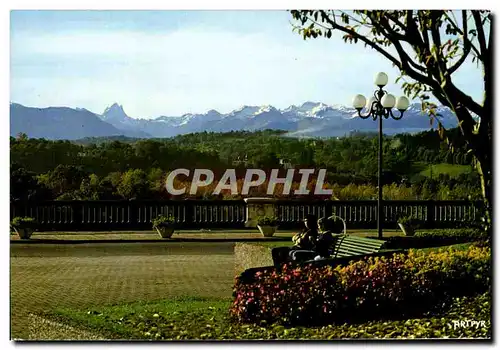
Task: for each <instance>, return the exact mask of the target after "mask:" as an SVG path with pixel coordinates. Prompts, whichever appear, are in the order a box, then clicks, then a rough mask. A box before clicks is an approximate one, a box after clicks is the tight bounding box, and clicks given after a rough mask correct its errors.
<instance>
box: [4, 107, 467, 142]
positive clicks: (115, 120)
mask: <svg viewBox="0 0 500 350" xmlns="http://www.w3.org/2000/svg"><path fill="white" fill-rule="evenodd" d="M356 113H357V112H356V110H354V109H353V108H351V107H345V106H333V105H326V104H324V103H321V102H305V103H303V104H302V105H300V106H295V105H292V106H290V107H288V108H286V109H283V110H280V109H277V108H275V107H273V106H269V105H265V106H242V107H241V108H239V109H236V110H234V111H232V112H230V113H227V114H221V113H219V112H217V111H216V110H210V111H208V112H206V113H202V114H184V115H182V116H160V117H157V118H155V119H140V118H139V119H135V118H131V117H129V116H128V115H127V114H126V112H125V110H124V108H123V106H122V105H119V104H118V103H114V104H112V105H111V106H110V107H108V108H106V110H105V111H104V112H103V113H102V114H100V115H99V114H95V113H92V112H90V111H88V110H86V109H72V108H66V107H50V108H43V109H40V108H29V107H24V106H22V105H19V104H14V103H13V104H11V116H10V120H11V133H10V134H11V135H13V136H14V135H16V134H17V133H19V132H24V133H26V134H28V136H30V137H45V138H50V139H71V140H73V139H77V138H84V137H93V136H116V135H124V136H127V137H137V138H151V137H153V138H155V137H156V138H164V137H172V136H176V135H182V134H188V133H194V132H201V131H212V132H228V131H233V130H234V131H236V130H246V131H255V130H265V129H280V130H285V131H286V132H287V134H286V135H285V136H290V137H335V136H345V135H350V134H353V133H363V134H364V133H372V132H377V130H378V123H377V122H375V121H373V120H372V119H367V120H364V119H361V118H357V117H356ZM396 113H399V112H396ZM438 113H440V114H441V115H442V118H441V122H442V124H443V125H444V126H445V127H446V128H453V127H456V126H457V119H456V117H455V115H454V114H453V113H452V112H451V110H450V109H448V108H446V107H438ZM383 123H384V133H385V134H388V135H394V134H398V133H416V132H420V131H424V130H430V129H431V124H430V121H429V117H428V116H427V115H423V114H422V112H421V108H420V105H419V104H413V105H411V106H410V108H409V109H408V110H407V111H406V112H405V115H404V117H403V119H401V120H393V119H390V118H389V119H384V122H383ZM434 125H436V123H434Z"/></svg>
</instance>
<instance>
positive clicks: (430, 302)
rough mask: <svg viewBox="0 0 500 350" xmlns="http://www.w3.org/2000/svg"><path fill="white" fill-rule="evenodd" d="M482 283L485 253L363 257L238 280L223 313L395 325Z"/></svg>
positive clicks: (253, 319) (252, 318)
mask: <svg viewBox="0 0 500 350" xmlns="http://www.w3.org/2000/svg"><path fill="white" fill-rule="evenodd" d="M489 276H490V249H489V248H487V247H470V248H469V249H468V250H466V251H451V250H450V251H443V252H439V253H430V254H424V253H422V252H420V253H415V252H413V251H410V253H409V254H408V255H404V254H394V255H392V256H390V257H366V258H364V259H363V260H360V261H357V262H354V263H351V264H349V265H347V266H343V267H342V266H337V267H332V266H328V265H327V266H321V267H318V266H314V265H304V266H299V267H292V266H290V265H285V266H284V267H283V268H282V269H281V270H276V269H267V270H263V271H258V272H256V273H255V275H254V276H253V277H254V278H253V279H252V280H251V281H250V282H249V281H248V280H244V279H241V278H237V280H236V284H235V287H234V290H233V296H234V302H233V304H232V307H231V310H230V311H231V315H232V317H233V319H234V320H235V321H237V322H245V323H264V322H265V323H273V322H280V323H284V324H294V325H296V324H306V325H315V324H325V323H336V322H354V321H362V320H367V319H377V318H399V317H405V316H410V315H412V314H414V313H422V312H425V311H429V310H430V309H432V308H433V307H437V306H439V305H442V304H443V302H445V301H446V300H448V299H447V298H449V297H453V296H460V295H469V294H474V293H479V292H483V291H485V290H487V289H488V288H489V286H490V277H489ZM464 283H465V284H467V286H464ZM460 285H462V286H463V287H462V288H457V287H458V286H460Z"/></svg>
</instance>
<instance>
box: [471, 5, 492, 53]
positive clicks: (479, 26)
mask: <svg viewBox="0 0 500 350" xmlns="http://www.w3.org/2000/svg"><path fill="white" fill-rule="evenodd" d="M472 17H474V23H475V24H476V29H477V40H478V41H479V48H480V49H481V55H480V56H479V58H480V59H481V61H482V60H484V56H485V55H486V54H487V51H488V49H487V47H486V37H485V35H484V29H483V23H482V21H481V14H480V13H479V11H477V10H472Z"/></svg>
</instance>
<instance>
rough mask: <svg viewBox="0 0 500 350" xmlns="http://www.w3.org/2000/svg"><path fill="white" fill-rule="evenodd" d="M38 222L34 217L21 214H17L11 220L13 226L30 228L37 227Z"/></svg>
mask: <svg viewBox="0 0 500 350" xmlns="http://www.w3.org/2000/svg"><path fill="white" fill-rule="evenodd" d="M37 225H38V223H37V222H36V220H35V219H34V218H30V217H21V216H16V217H15V218H14V219H12V221H11V222H10V226H11V227H13V228H20V229H23V228H30V229H35V228H36V227H37Z"/></svg>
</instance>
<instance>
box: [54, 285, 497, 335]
mask: <svg viewBox="0 0 500 350" xmlns="http://www.w3.org/2000/svg"><path fill="white" fill-rule="evenodd" d="M230 303H231V302H230V300H229V299H204V298H183V299H171V300H165V301H162V302H155V303H133V304H125V305H116V306H109V307H102V308H92V309H85V310H74V309H63V310H58V311H56V312H55V314H53V315H52V317H55V318H57V319H58V320H59V321H65V322H66V323H69V324H71V325H73V326H78V327H82V328H85V329H88V330H95V331H98V332H100V333H102V334H104V335H107V336H109V337H110V339H111V338H113V339H137V340H181V339H182V340H196V339H202V340H203V339H206V340H209V339H216V340H232V339H242V340H245V339H249V340H250V339H255V340H257V339H263V340H267V339H282V340H285V339H291V340H300V339H310V340H313V339H316V340H322V339H323V340H324V339H353V338H354V339H355V338H400V339H401V338H403V339H406V338H463V337H466V338H484V337H486V338H489V337H491V326H490V310H491V307H490V305H491V297H490V296H489V295H488V294H483V295H479V296H475V297H463V298H456V299H454V300H453V302H452V303H451V304H450V305H448V306H447V307H445V308H444V309H443V310H442V311H438V312H435V313H434V314H425V315H423V316H422V317H421V318H415V319H408V320H383V321H380V320H379V321H370V322H365V323H361V324H342V325H328V326H323V327H294V328H287V327H284V326H282V325H279V324H274V325H255V324H236V323H233V322H231V319H230V316H229V312H228V310H229V307H230ZM465 319H473V320H484V321H486V324H487V327H485V328H482V327H479V328H476V327H469V328H458V329H453V327H452V326H451V321H452V320H465Z"/></svg>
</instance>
